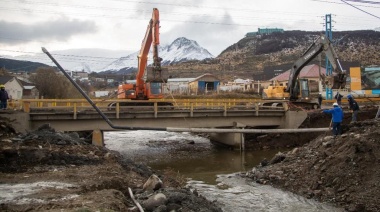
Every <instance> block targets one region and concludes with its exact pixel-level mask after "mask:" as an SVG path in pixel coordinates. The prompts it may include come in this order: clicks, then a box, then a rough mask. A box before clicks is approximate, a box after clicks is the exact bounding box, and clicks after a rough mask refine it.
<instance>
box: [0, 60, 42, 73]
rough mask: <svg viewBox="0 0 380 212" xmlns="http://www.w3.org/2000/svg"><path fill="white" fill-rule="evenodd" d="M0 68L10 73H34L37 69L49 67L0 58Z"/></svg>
mask: <svg viewBox="0 0 380 212" xmlns="http://www.w3.org/2000/svg"><path fill="white" fill-rule="evenodd" d="M0 67H2V68H5V69H7V70H9V71H12V72H22V71H25V72H34V71H35V70H36V69H37V68H39V67H49V66H48V65H46V64H43V63H36V62H31V61H23V60H12V59H5V58H0Z"/></svg>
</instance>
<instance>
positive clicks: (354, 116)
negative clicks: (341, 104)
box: [347, 94, 359, 122]
mask: <svg viewBox="0 0 380 212" xmlns="http://www.w3.org/2000/svg"><path fill="white" fill-rule="evenodd" d="M347 99H348V104H349V105H350V111H351V113H352V119H351V122H356V121H357V119H358V112H359V105H358V103H357V102H356V101H355V100H354V97H353V96H352V95H351V94H349V95H347Z"/></svg>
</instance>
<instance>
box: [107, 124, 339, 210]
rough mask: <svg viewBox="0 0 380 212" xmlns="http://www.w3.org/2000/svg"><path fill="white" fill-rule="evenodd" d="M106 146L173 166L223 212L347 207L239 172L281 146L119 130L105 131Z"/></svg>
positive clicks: (162, 165)
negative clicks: (250, 147) (248, 147)
mask: <svg viewBox="0 0 380 212" xmlns="http://www.w3.org/2000/svg"><path fill="white" fill-rule="evenodd" d="M104 139H105V144H106V147H107V148H109V149H111V150H116V151H119V152H120V153H121V154H123V155H124V156H125V157H127V158H130V159H132V160H134V161H135V162H137V163H140V162H141V163H145V164H147V165H148V166H150V167H152V168H153V169H155V170H164V169H171V170H174V171H176V172H178V173H180V174H181V175H183V176H185V177H186V178H188V186H189V187H190V188H191V189H196V190H197V191H198V193H200V194H201V195H203V196H205V197H206V198H207V199H209V200H211V201H215V200H216V201H217V202H218V203H219V204H220V206H221V208H222V209H223V211H285V212H286V211H289V212H290V211H292V212H293V211H310V212H311V211H313V212H319V211H343V210H342V209H339V208H334V207H332V206H330V205H326V204H322V203H318V202H316V201H313V200H310V199H305V198H303V197H301V196H298V195H295V194H292V193H289V192H284V191H282V190H279V189H275V188H273V187H270V186H266V185H260V184H257V183H255V182H250V181H248V180H247V179H245V178H241V177H239V174H238V173H245V172H246V171H249V170H251V169H252V168H253V167H254V166H257V165H258V164H259V163H260V162H261V161H262V160H263V159H264V158H267V159H270V158H271V157H273V156H274V155H275V154H276V153H277V152H278V151H279V150H262V151H246V152H240V151H236V150H230V149H226V148H222V147H218V146H216V145H213V144H211V142H210V141H209V139H207V138H204V137H201V136H197V135H193V134H190V133H174V132H161V131H118V132H106V133H105V134H104Z"/></svg>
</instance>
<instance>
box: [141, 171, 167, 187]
mask: <svg viewBox="0 0 380 212" xmlns="http://www.w3.org/2000/svg"><path fill="white" fill-rule="evenodd" d="M162 185H163V183H162V181H161V179H160V178H159V177H158V176H157V175H155V174H152V175H151V176H150V177H149V179H148V180H147V181H146V182H145V183H144V185H143V190H144V191H155V190H158V189H160V188H161V187H162Z"/></svg>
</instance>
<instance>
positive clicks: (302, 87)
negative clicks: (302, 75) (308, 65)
mask: <svg viewBox="0 0 380 212" xmlns="http://www.w3.org/2000/svg"><path fill="white" fill-rule="evenodd" d="M293 93H294V96H292V97H291V98H292V99H294V100H296V99H300V100H308V99H309V98H310V89H309V80H308V79H298V80H297V81H296V86H295V91H294V92H293Z"/></svg>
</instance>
